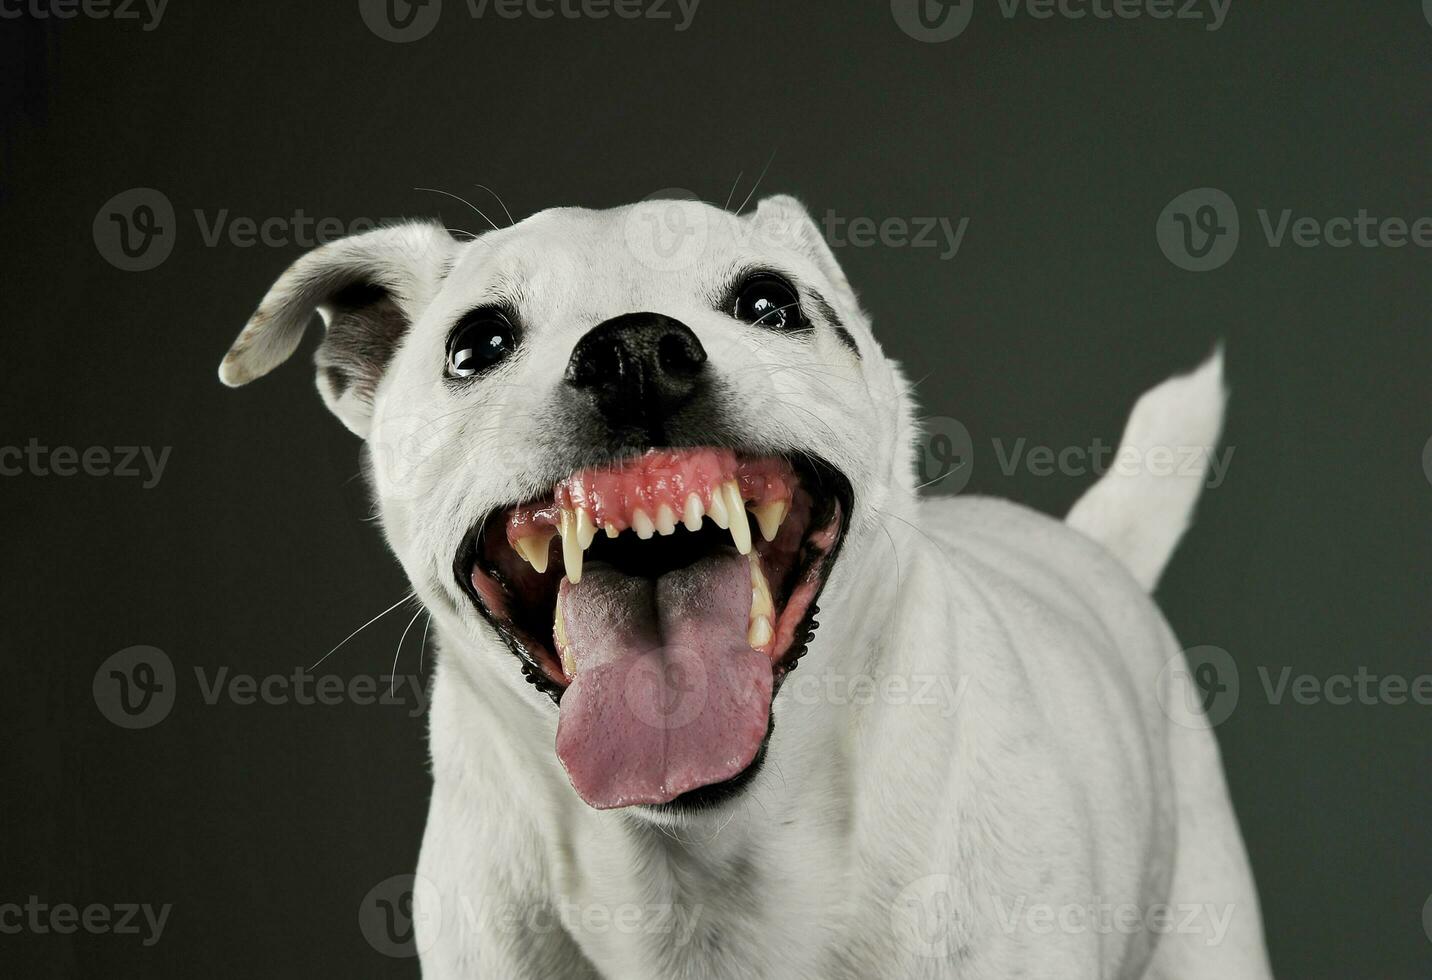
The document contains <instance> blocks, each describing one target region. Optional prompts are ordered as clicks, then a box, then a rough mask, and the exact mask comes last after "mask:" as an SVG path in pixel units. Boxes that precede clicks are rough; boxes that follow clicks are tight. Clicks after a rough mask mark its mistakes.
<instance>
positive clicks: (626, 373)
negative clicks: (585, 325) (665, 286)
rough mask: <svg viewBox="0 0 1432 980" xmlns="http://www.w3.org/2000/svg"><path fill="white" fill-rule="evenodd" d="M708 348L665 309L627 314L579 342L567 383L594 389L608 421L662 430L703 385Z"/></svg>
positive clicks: (605, 324) (620, 425) (627, 425)
mask: <svg viewBox="0 0 1432 980" xmlns="http://www.w3.org/2000/svg"><path fill="white" fill-rule="evenodd" d="M705 365H706V349H705V348H704V347H702V346H701V341H699V340H697V339H696V334H694V333H692V332H691V328H690V327H688V326H687V325H686V324H684V323H682V322H681V321H680V320H673V319H672V318H671V317H669V316H663V315H662V314H660V313H627V314H625V315H623V316H619V317H616V318H614V319H611V320H607V321H606V322H605V323H599V324H597V325H596V326H595V327H593V328H592V329H591V330H590V331H588V332H587V335H586V336H585V337H583V338H582V339H581V340H579V341H577V346H576V347H575V348H573V350H572V359H571V360H570V361H568V362H567V376H566V379H567V383H568V384H570V385H572V386H573V387H574V388H577V389H579V390H581V391H584V392H586V393H587V394H589V395H590V396H591V397H592V399H593V400H594V401H595V402H596V407H597V410H598V411H600V412H601V413H602V416H603V417H604V418H605V419H606V421H607V423H608V424H609V425H611V426H613V427H617V428H634V427H636V428H642V429H645V430H647V431H649V432H653V433H656V432H659V431H660V430H661V428H662V421H663V420H665V419H666V418H668V417H669V416H670V415H671V414H672V413H673V412H675V411H676V410H677V409H678V408H680V407H681V406H682V405H684V404H685V403H686V402H688V401H690V400H691V399H692V397H693V396H694V395H695V394H696V392H697V389H698V388H699V387H700V386H701V382H702V375H703V373H704V370H705Z"/></svg>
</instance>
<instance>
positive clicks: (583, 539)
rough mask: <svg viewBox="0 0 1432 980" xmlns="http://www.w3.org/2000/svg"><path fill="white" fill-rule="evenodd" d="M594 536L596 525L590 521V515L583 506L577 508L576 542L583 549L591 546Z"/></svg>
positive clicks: (595, 534)
mask: <svg viewBox="0 0 1432 980" xmlns="http://www.w3.org/2000/svg"><path fill="white" fill-rule="evenodd" d="M596 536H597V526H596V525H595V524H593V523H592V515H591V514H588V513H587V511H586V509H585V508H581V507H579V508H577V543H578V544H579V545H581V546H582V550H583V551H586V550H587V549H588V548H590V547H591V546H592V539H593V538H595V537H596Z"/></svg>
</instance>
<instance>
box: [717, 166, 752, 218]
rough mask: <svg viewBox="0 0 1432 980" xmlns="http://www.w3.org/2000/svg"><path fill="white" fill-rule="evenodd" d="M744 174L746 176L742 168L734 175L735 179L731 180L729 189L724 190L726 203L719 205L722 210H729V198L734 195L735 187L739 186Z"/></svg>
mask: <svg viewBox="0 0 1432 980" xmlns="http://www.w3.org/2000/svg"><path fill="white" fill-rule="evenodd" d="M744 176H746V171H744V170H742V171H741V172H740V173H738V174H737V175H736V179H735V180H733V181H732V182H731V189H730V190H729V191H727V192H726V203H725V204H723V205H721V210H722V211H730V210H731V199H732V198H734V197H735V196H736V188H738V187H740V186H741V178H742V177H744Z"/></svg>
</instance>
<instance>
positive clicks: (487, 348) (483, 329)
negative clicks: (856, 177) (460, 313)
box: [447, 309, 517, 378]
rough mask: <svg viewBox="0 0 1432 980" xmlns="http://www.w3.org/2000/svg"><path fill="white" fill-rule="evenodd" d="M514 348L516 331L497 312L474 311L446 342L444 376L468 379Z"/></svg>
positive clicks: (495, 362) (500, 312)
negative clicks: (446, 356)
mask: <svg viewBox="0 0 1432 980" xmlns="http://www.w3.org/2000/svg"><path fill="white" fill-rule="evenodd" d="M516 346H517V331H516V330H514V329H513V327H512V322H511V321H510V320H508V319H507V317H506V315H504V314H503V313H502V311H501V310H491V309H485V310H474V311H473V312H471V313H469V314H468V315H467V316H465V317H463V319H462V322H461V323H459V324H458V325H457V329H456V330H454V331H453V332H452V337H450V338H449V339H448V360H447V369H448V374H450V375H452V376H453V377H455V378H470V377H472V376H473V375H475V374H481V373H482V372H483V371H486V370H487V369H488V368H490V367H492V366H493V365H495V364H497V363H498V362H499V361H501V360H503V359H504V358H505V357H507V356H508V355H509V354H511V353H512V350H513V348H514V347H516Z"/></svg>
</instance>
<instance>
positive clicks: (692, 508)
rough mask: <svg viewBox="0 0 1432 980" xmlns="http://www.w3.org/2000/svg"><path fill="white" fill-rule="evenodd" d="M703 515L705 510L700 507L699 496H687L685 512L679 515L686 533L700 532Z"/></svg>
mask: <svg viewBox="0 0 1432 980" xmlns="http://www.w3.org/2000/svg"><path fill="white" fill-rule="evenodd" d="M705 514H706V508H705V507H702V506H701V495H700V494H698V493H692V494H689V495H688V496H687V498H686V511H685V512H684V513H683V514H682V515H681V523H683V524H685V525H686V530H688V531H699V530H701V518H702V517H704V516H705Z"/></svg>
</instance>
